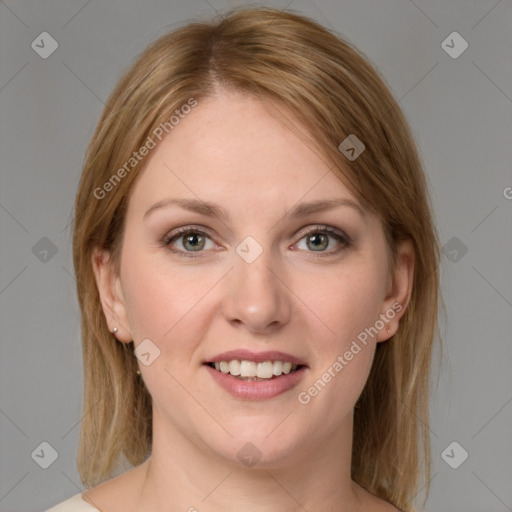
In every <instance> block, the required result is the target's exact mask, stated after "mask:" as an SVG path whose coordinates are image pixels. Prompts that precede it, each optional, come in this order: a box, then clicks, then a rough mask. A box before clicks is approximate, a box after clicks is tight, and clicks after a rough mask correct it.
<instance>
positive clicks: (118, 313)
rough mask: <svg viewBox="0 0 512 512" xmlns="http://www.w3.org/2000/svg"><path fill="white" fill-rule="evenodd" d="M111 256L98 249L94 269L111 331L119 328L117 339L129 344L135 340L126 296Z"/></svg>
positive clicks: (93, 260)
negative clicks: (129, 319) (128, 318)
mask: <svg viewBox="0 0 512 512" xmlns="http://www.w3.org/2000/svg"><path fill="white" fill-rule="evenodd" d="M110 256H111V255H110V253H109V252H108V251H105V250H102V249H99V248H97V247H96V248H95V249H94V250H93V254H92V261H91V263H92V269H93V273H94V277H95V280H96V286H97V288H98V293H99V296H100V301H101V307H102V309H103V314H104V315H105V319H106V322H107V325H108V328H109V331H110V332H113V330H114V328H117V331H116V332H115V333H114V335H115V337H116V338H117V339H118V340H119V341H122V342H124V343H129V342H130V341H132V339H133V338H132V335H131V331H130V328H129V324H128V321H127V315H126V308H125V302H124V296H123V293H122V289H121V286H120V280H119V279H120V278H119V276H117V275H116V272H115V269H114V266H113V265H112V263H111V259H110Z"/></svg>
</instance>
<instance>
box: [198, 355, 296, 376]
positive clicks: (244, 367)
mask: <svg viewBox="0 0 512 512" xmlns="http://www.w3.org/2000/svg"><path fill="white" fill-rule="evenodd" d="M206 365H207V366H209V367H210V368H213V369H214V370H217V371H218V372H220V373H224V374H229V375H231V376H232V377H235V378H237V379H238V380H242V381H245V382H259V381H269V380H273V379H277V378H278V377H280V376H281V375H289V374H290V373H294V372H296V371H298V370H300V369H301V368H304V367H305V365H301V364H295V363H292V362H290V361H281V360H276V361H272V360H268V361H261V362H255V361H249V360H245V359H242V360H238V359H231V360H225V361H216V362H209V363H206Z"/></svg>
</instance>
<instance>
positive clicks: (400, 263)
mask: <svg viewBox="0 0 512 512" xmlns="http://www.w3.org/2000/svg"><path fill="white" fill-rule="evenodd" d="M396 251H397V262H396V266H395V269H394V273H393V275H392V276H391V277H390V281H389V288H388V294H387V296H386V299H385V301H384V303H383V307H384V310H383V311H382V314H381V318H382V315H384V316H385V318H386V320H387V324H386V328H385V329H382V330H381V331H380V332H379V334H378V335H377V341H386V340H388V339H389V338H391V337H392V336H393V335H394V334H395V333H396V332H397V331H398V326H399V323H400V318H402V316H403V314H404V313H405V310H406V309H407V306H408V304H409V301H410V299H411V294H412V287H413V281H414V260H415V252H414V244H413V242H412V240H410V239H406V240H402V241H401V242H399V243H398V244H397V248H396Z"/></svg>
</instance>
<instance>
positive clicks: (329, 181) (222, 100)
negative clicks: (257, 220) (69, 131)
mask: <svg viewBox="0 0 512 512" xmlns="http://www.w3.org/2000/svg"><path fill="white" fill-rule="evenodd" d="M273 108H274V106H273V105H272V104H271V103H267V102H263V101H261V100H258V99H256V98H253V97H248V96H244V95H241V94H238V93H232V92H230V93H227V92H224V93H221V94H219V95H218V96H215V97H208V98H206V99H204V100H202V101H199V102H198V105H197V106H196V107H195V108H194V109H193V110H191V112H190V113H189V114H187V115H186V116H184V117H183V118H182V119H181V120H180V122H179V124H178V125H177V126H175V127H174V128H173V130H172V131H171V132H170V133H169V135H168V136H166V137H165V138H164V139H163V140H162V141H161V142H158V143H157V146H156V148H155V149H153V150H152V154H151V155H150V156H149V160H148V162H147V163H146V167H145V168H144V170H143V171H142V174H141V176H139V177H138V180H137V182H136V183H135V185H134V188H133V190H132V193H131V198H130V203H131V205H132V206H131V209H136V210H140V209H142V208H146V209H147V207H149V206H150V204H153V203H154V202H157V201H159V200H162V199H164V198H166V197H169V196H174V197H188V198H195V199H200V200H211V201H212V202H219V203H225V202H226V201H228V200H229V201H231V202H233V203H235V202H236V200H237V199H238V200H239V201H241V204H242V205H244V204H245V206H246V207H254V208H256V209H261V208H262V207H263V205H265V207H267V206H269V205H273V204H277V205H279V204H280V205H282V204H283V203H284V204H289V205H290V206H291V205H293V204H294V203H296V202H298V201H300V200H308V201H312V200H315V199H323V198H326V197H329V198H332V197H343V198H352V199H354V200H355V198H354V196H353V195H352V194H351V193H350V191H349V190H348V188H347V187H346V186H345V185H344V184H343V182H342V181H341V179H340V177H339V176H338V175H336V174H335V172H334V171H332V170H331V169H330V166H329V164H328V162H326V160H325V158H324V157H323V156H322V155H321V154H320V153H319V151H318V149H317V148H316V147H315V146H313V145H312V144H311V142H309V143H307V141H306V140H304V139H305V138H307V137H308V136H309V137H310V134H309V132H308V129H307V127H306V126H304V125H303V124H301V123H300V121H299V120H298V119H297V117H296V116H294V115H293V114H292V113H290V112H286V121H283V120H282V118H281V117H280V112H279V111H277V110H273ZM301 135H302V137H301Z"/></svg>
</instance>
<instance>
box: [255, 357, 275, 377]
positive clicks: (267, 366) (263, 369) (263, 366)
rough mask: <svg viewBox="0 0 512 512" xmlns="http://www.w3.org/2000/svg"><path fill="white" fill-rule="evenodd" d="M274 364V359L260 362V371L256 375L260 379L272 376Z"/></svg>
mask: <svg viewBox="0 0 512 512" xmlns="http://www.w3.org/2000/svg"><path fill="white" fill-rule="evenodd" d="M273 369H274V365H273V364H272V361H265V362H264V363H258V372H257V373H256V377H259V378H260V379H270V378H272V375H274V373H273Z"/></svg>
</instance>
